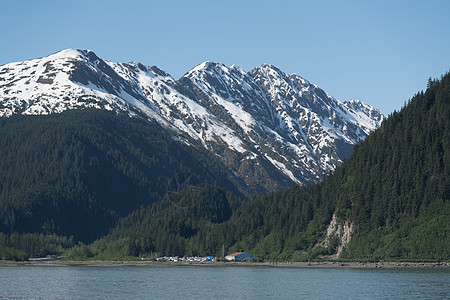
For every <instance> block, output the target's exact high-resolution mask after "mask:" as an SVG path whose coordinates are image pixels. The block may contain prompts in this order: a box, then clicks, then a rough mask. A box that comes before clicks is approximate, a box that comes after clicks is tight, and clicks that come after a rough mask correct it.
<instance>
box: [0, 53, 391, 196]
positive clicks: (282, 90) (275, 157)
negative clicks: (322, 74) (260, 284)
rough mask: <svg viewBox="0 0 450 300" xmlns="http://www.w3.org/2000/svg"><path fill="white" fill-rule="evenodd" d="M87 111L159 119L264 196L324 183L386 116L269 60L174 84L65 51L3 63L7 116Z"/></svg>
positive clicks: (207, 71)
mask: <svg viewBox="0 0 450 300" xmlns="http://www.w3.org/2000/svg"><path fill="white" fill-rule="evenodd" d="M88 107H89V108H97V109H105V110H111V111H124V112H127V113H128V114H129V115H130V116H139V117H144V118H146V119H153V120H156V121H157V122H159V123H160V124H161V125H162V126H163V127H165V128H167V130H170V131H171V134H172V135H174V136H177V137H179V138H181V139H183V140H187V141H189V140H196V141H198V142H200V143H193V145H194V144H196V145H202V147H204V148H205V149H207V150H208V151H211V152H212V153H214V154H216V155H217V156H218V157H220V159H221V160H222V161H223V162H224V163H225V164H226V165H227V166H228V167H229V168H230V169H231V170H233V171H234V172H235V174H236V175H237V176H239V177H240V178H242V179H243V180H244V181H245V182H246V183H247V184H248V185H249V187H250V188H252V189H254V190H257V191H261V192H262V191H267V190H271V189H273V188H277V187H282V186H289V185H291V184H292V182H296V183H299V184H302V183H307V182H317V181H320V180H321V179H322V178H323V176H325V175H326V174H327V173H328V172H329V171H331V170H334V169H335V168H336V166H337V165H339V164H340V163H341V162H342V160H343V159H345V158H347V157H348V156H349V154H350V152H351V150H352V149H353V146H354V145H355V144H357V143H359V142H360V141H362V140H363V139H364V138H366V137H367V135H368V134H369V133H370V132H371V131H373V130H374V129H375V128H377V127H378V126H379V125H380V124H381V122H382V121H383V119H384V117H383V115H382V114H381V113H380V112H379V110H377V109H375V108H374V107H372V106H370V105H368V104H365V103H363V102H361V101H357V100H351V101H346V102H340V101H339V100H337V99H335V98H333V97H332V96H330V95H328V94H327V93H326V92H324V91H323V90H322V89H320V88H319V87H318V86H317V85H314V84H311V83H310V82H308V81H307V80H306V79H304V78H302V77H300V76H298V75H296V74H291V75H288V74H286V73H284V72H283V71H281V70H280V69H278V68H277V67H275V66H272V65H268V64H264V65H262V66H260V67H256V68H254V69H253V70H251V71H250V72H245V71H244V70H243V69H241V68H239V67H237V66H234V65H233V66H231V67H227V66H225V65H223V64H220V63H214V62H204V63H202V64H200V65H198V66H196V67H195V68H193V69H192V70H190V71H188V72H187V73H186V74H185V75H184V76H183V77H181V78H180V79H178V80H175V79H173V78H172V77H171V76H170V75H169V74H167V73H166V72H164V71H162V70H161V69H159V68H157V67H155V66H152V67H150V66H144V65H142V64H140V63H135V62H132V63H115V62H110V61H107V60H103V59H101V58H99V57H98V56H97V55H96V54H95V53H94V52H92V51H89V50H74V49H67V50H63V51H60V52H57V53H55V54H52V55H50V56H47V57H44V58H39V59H33V60H29V61H25V62H19V63H11V64H7V65H3V66H0V116H2V117H8V116H11V115H13V114H24V115H43V114H50V113H60V112H62V111H64V110H67V109H82V108H88ZM197 147H198V146H197Z"/></svg>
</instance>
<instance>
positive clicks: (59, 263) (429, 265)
mask: <svg viewBox="0 0 450 300" xmlns="http://www.w3.org/2000/svg"><path fill="white" fill-rule="evenodd" d="M7 266H55V267H79V266H85V267H271V268H348V269H406V268H410V269H450V262H338V261H321V262H278V263H272V262H255V263H252V262H203V263H172V262H165V263H161V262H147V261H144V262H141V261H63V260H50V261H22V262H15V261H0V267H7Z"/></svg>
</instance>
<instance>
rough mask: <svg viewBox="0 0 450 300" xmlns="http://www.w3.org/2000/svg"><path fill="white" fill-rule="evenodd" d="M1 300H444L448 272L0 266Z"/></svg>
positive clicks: (448, 294) (447, 295) (448, 284)
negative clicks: (152, 299) (273, 299)
mask: <svg viewBox="0 0 450 300" xmlns="http://www.w3.org/2000/svg"><path fill="white" fill-rule="evenodd" d="M0 287H1V288H0V299H110V298H114V299H121V298H122V299H125V298H126V299H130V298H132V299H150V298H154V299H156V298H158V299H173V298H189V299H192V298H194V299H213V298H220V299H223V298H228V299H230V298H231V299H261V298H276V299H299V298H307V299H308V298H309V299H311V298H314V299H317V298H320V299H342V298H357V299H374V298H376V299H412V298H420V299H427V298H428V299H436V298H438V299H448V298H450V270H448V269H384V270H383V269H381V270H380V269H329V268H328V269H319V268H318V269H307V268H270V267H217V268H215V267H181V266H180V267H87V266H77V267H75V266H74V267H67V266H64V267H63V266H52V267H47V266H13V267H0Z"/></svg>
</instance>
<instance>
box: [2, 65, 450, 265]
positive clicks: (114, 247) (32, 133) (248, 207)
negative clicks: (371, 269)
mask: <svg viewBox="0 0 450 300" xmlns="http://www.w3.org/2000/svg"><path fill="white" fill-rule="evenodd" d="M449 87H450V76H449V75H448V74H446V75H445V76H443V77H442V78H441V79H440V80H431V79H430V80H429V82H428V89H427V90H426V91H425V92H420V93H418V94H417V95H415V96H414V97H413V98H412V99H411V100H410V101H409V102H408V103H407V104H406V105H405V106H404V107H403V108H402V109H401V110H400V111H399V112H394V113H393V114H392V115H391V116H389V118H388V119H387V120H386V121H385V122H384V123H383V124H382V126H381V127H380V128H379V129H377V130H376V131H375V132H373V133H372V134H371V135H370V136H369V137H368V138H367V139H366V140H365V141H364V142H362V143H361V144H360V145H359V146H357V147H355V149H354V151H353V153H352V155H351V156H350V158H349V159H348V160H346V161H345V162H344V163H343V165H342V166H341V167H339V168H337V169H336V171H335V172H334V173H333V174H331V175H330V176H328V177H327V178H326V179H325V180H324V181H323V182H321V183H320V184H315V185H308V186H302V187H300V186H293V187H292V188H289V189H284V190H280V191H275V192H271V193H268V194H264V195H259V196H256V197H253V198H251V199H249V200H246V199H245V196H243V195H244V194H245V193H244V192H242V191H243V190H244V189H243V188H242V187H240V186H239V183H236V182H233V181H232V179H229V178H232V177H228V176H225V175H226V174H225V173H224V174H222V175H220V177H219V175H218V176H214V177H215V178H223V180H224V182H219V181H218V180H216V182H208V181H206V180H205V179H204V178H201V177H200V176H199V179H198V180H197V181H198V182H202V184H199V185H196V184H189V185H188V186H186V188H184V189H178V188H177V189H171V188H169V192H168V193H165V191H167V188H166V190H164V188H163V186H165V187H167V186H168V185H167V182H170V181H171V180H172V178H173V176H172V177H171V174H174V173H175V174H180V175H182V174H198V173H196V172H195V171H198V170H196V169H195V167H196V166H198V164H197V165H196V164H195V162H196V157H195V154H192V153H189V152H188V151H187V150H184V149H183V148H182V147H181V146H179V144H175V142H174V141H172V140H171V139H170V138H168V137H167V136H161V137H159V138H160V139H151V140H149V139H147V140H145V139H144V140H141V139H140V138H141V137H142V136H152V137H155V136H157V133H155V132H153V133H152V134H151V135H150V134H148V135H146V134H145V135H144V134H139V139H138V138H136V139H132V138H130V137H129V136H128V134H129V131H130V129H131V128H130V126H131V125H129V123H128V122H126V121H122V123H119V124H117V125H114V126H113V125H110V126H106V127H102V128H103V129H102V131H101V134H99V133H98V132H97V131H93V130H92V126H98V125H96V124H98V123H97V122H100V121H98V115H97V114H98V113H97V112H91V113H92V116H91V119H90V122H82V124H81V123H80V122H79V121H76V120H77V119H79V118H80V115H79V114H77V113H73V115H72V116H71V118H72V119H73V120H74V121H73V122H74V123H73V124H72V125H70V122H69V125H67V126H65V127H64V126H63V127H61V126H56V125H55V123H52V122H55V120H56V119H58V118H59V117H53V119H52V118H48V119H46V121H45V122H41V121H40V120H39V121H37V119H31V120H32V121H29V123H28V122H26V121H25V120H27V119H28V118H29V117H17V118H16V119H12V120H2V121H1V122H2V123H0V124H1V128H0V131H1V133H0V134H1V135H0V136H1V137H2V138H1V141H0V142H1V143H2V144H1V145H0V149H1V151H2V152H4V153H2V155H1V157H2V160H1V164H2V165H1V166H0V167H1V170H2V175H1V176H2V177H1V180H0V186H1V194H0V205H1V209H0V216H1V220H2V224H1V226H2V227H1V231H2V232H4V233H5V234H3V235H2V236H0V243H1V244H2V246H0V251H3V253H6V254H8V255H9V256H8V255H6V254H4V255H3V258H4V259H6V258H8V257H9V258H16V259H23V258H25V257H28V256H33V255H36V254H35V253H31V252H30V251H29V250H27V248H26V245H27V243H26V242H22V244H21V243H19V242H17V241H18V240H20V239H22V240H25V241H26V240H27V238H26V237H25V235H26V234H27V233H29V232H34V234H32V235H28V239H29V240H33V239H34V240H44V239H47V240H49V241H52V243H53V244H52V243H49V244H51V245H53V246H52V247H49V249H47V250H46V249H45V248H44V247H43V246H41V248H39V249H40V250H39V251H41V252H39V253H40V254H42V252H45V251H47V252H48V253H54V252H58V251H60V252H61V251H64V250H65V249H66V250H67V249H68V251H67V254H68V255H69V256H70V257H71V258H72V259H90V258H93V259H123V258H124V257H137V256H148V257H151V256H155V255H216V256H218V257H221V256H222V255H223V254H224V253H225V254H227V253H229V252H234V251H241V250H244V251H248V252H251V253H252V254H254V255H256V257H257V259H258V260H266V261H267V260H298V261H299V260H312V259H326V258H335V257H336V256H332V255H336V254H337V253H338V252H339V254H340V255H339V259H345V260H373V261H379V260H449V259H450V250H449V249H450V247H449V246H448V245H450V203H449V196H450V153H449V149H450V128H449V122H450V117H449V116H450V90H449ZM102 114H104V115H103V117H102V118H100V119H101V120H102V121H101V122H108V121H111V118H113V117H112V116H110V115H108V114H107V113H102ZM61 118H63V117H61ZM64 119H65V118H64ZM35 120H36V121H35ZM43 124H44V125H43ZM83 124H84V125H83ZM91 125H92V126H91ZM133 126H137V128H135V127H133V128H132V129H133V130H132V132H133V134H136V135H137V134H138V133H139V132H140V131H146V130H153V131H158V129H155V128H156V127H153V128H152V127H151V129H147V127H145V126H144V125H143V123H139V122H137V125H133ZM39 128H42V129H41V130H40V131H39V130H37V129H39ZM106 128H108V130H106ZM36 131H37V132H36ZM39 132H40V133H39ZM68 132H70V134H68ZM81 132H83V134H81ZM112 132H114V134H113V133H112ZM89 133H92V134H89ZM58 134H59V135H58ZM111 134H113V136H114V139H106V138H105V137H106V136H108V135H111ZM45 135H48V137H46V138H45V141H46V143H45V144H42V143H38V145H36V144H33V143H37V141H39V140H40V139H43V137H44V136H45ZM87 137H89V139H87ZM83 139H84V140H83ZM111 140H112V141H115V142H116V143H123V145H124V146H125V148H127V149H130V151H128V152H125V153H122V152H120V153H108V149H110V148H111V147H106V146H105V144H106V143H109V142H110V141H111ZM161 140H162V142H161ZM17 141H23V142H21V143H18V142H17ZM131 141H132V142H131ZM155 141H158V144H157V145H155ZM135 143H142V144H138V145H136V144H135ZM27 145H29V146H28V147H29V150H26V151H25V150H24V148H26V147H27ZM55 145H56V146H55ZM58 145H60V146H58ZM39 147H41V148H42V151H39V152H38V154H34V152H35V151H32V150H35V149H36V148H38V149H39ZM87 147H92V148H88V149H86V148H87ZM171 147H172V148H171ZM122 148H123V147H122ZM146 151H148V152H146ZM92 153H94V154H95V155H93V154H92ZM33 155H36V157H34V156H33ZM83 155H84V156H83ZM125 157H126V158H127V159H125ZM38 158H39V159H38ZM146 160H148V162H146V163H145V164H143V165H144V166H147V167H146V168H148V169H146V168H142V167H140V166H142V164H141V162H142V161H146ZM11 161H17V162H15V164H16V165H13V164H12V163H11ZM155 161H159V163H156V162H155ZM161 161H164V163H161ZM172 161H176V162H177V164H174V165H171V164H170V162H172ZM55 162H57V163H55ZM133 162H139V164H138V163H135V164H133ZM180 162H182V163H180ZM190 162H191V164H189V163H190ZM39 165H41V166H40V167H39ZM17 166H20V167H21V169H18V167H17ZM43 166H44V167H43ZM136 166H139V167H136ZM42 170H46V172H43V171H42ZM154 170H158V172H154ZM169 170H170V172H169ZM174 170H175V172H174V173H172V172H173V171H174ZM61 174H64V176H61ZM105 176H107V178H105ZM115 176H116V177H115ZM181 177H183V176H181ZM42 179H45V180H42ZM185 179H186V178H180V180H181V181H183V180H185ZM172 181H173V180H172ZM149 182H156V183H159V184H154V185H152V189H149V188H148V186H149V184H148V183H149ZM177 182H178V181H177ZM23 183H26V184H23ZM111 183H114V184H115V185H116V186H112V185H111ZM205 183H206V184H205ZM127 184H128V185H127ZM211 184H214V185H211ZM105 185H107V186H108V187H111V190H110V191H109V194H107V195H104V196H103V195H102V196H100V194H99V188H100V187H102V186H105ZM23 186H26V187H27V188H26V189H23V188H22V187H23ZM219 186H220V187H219ZM169 187H170V184H169ZM230 187H232V188H230ZM121 193H125V194H126V195H128V198H127V199H129V200H128V201H127V202H126V203H123V202H119V201H117V199H118V198H117V197H116V196H117V195H121ZM83 197H84V198H83ZM81 199H83V201H81ZM69 212H70V213H69ZM119 212H120V213H119ZM126 214H129V215H127V216H126ZM119 217H122V218H120V219H119ZM61 218H63V219H65V221H66V223H67V225H64V227H63V226H62V225H58V226H60V227H57V226H56V224H66V223H64V222H62V221H61V220H60V219H61ZM332 219H335V220H337V225H338V227H336V228H338V229H337V231H336V232H334V233H333V234H332V235H330V236H328V237H325V233H326V231H327V227H329V224H330V222H331V221H332ZM116 221H117V223H115V222H116ZM113 223H115V224H116V225H115V226H112V224H113ZM344 224H347V225H348V227H349V228H351V231H352V235H351V240H350V242H349V243H348V245H346V247H344V248H343V249H341V252H340V251H338V249H340V247H342V246H343V244H342V243H343V241H342V238H341V237H342V228H343V227H344ZM339 225H340V226H339ZM67 228H70V230H68V229H67ZM108 228H111V229H110V231H109V233H108V234H106V235H104V236H103V237H101V238H99V239H98V240H96V241H95V242H93V243H91V244H87V245H85V244H82V243H78V241H84V242H90V241H92V240H93V239H94V237H100V235H102V234H105V233H106V232H107V230H108ZM339 228H340V229H339ZM15 232H18V233H15ZM92 232H95V234H94V233H92ZM54 234H57V235H60V236H55V235H54ZM13 235H14V238H13ZM61 236H63V237H61ZM64 236H67V237H69V238H66V237H64ZM70 236H74V237H75V238H70ZM80 237H83V238H84V239H81V238H80ZM58 241H59V244H58ZM35 243H37V242H35ZM2 249H3V250H2ZM34 249H35V250H34V251H37V250H36V249H37V248H34ZM14 251H16V253H15V256H14V255H12V254H14Z"/></svg>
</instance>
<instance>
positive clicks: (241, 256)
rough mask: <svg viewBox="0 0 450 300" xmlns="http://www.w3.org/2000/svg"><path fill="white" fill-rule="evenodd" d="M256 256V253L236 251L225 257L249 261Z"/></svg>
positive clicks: (231, 259) (230, 259)
mask: <svg viewBox="0 0 450 300" xmlns="http://www.w3.org/2000/svg"><path fill="white" fill-rule="evenodd" d="M254 258H255V256H254V255H252V254H250V253H247V252H236V253H232V254H229V255H227V256H225V259H226V260H229V261H249V260H252V259H254Z"/></svg>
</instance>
